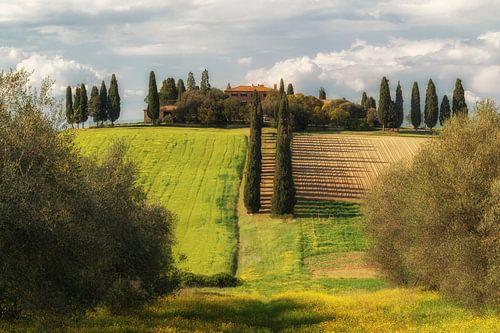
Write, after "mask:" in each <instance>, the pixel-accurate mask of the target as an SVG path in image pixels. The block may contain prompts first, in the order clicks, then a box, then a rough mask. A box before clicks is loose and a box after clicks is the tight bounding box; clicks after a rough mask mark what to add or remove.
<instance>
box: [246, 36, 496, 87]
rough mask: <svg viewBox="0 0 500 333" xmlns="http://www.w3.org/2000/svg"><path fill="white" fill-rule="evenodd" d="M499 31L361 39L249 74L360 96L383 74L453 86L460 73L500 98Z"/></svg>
mask: <svg viewBox="0 0 500 333" xmlns="http://www.w3.org/2000/svg"><path fill="white" fill-rule="evenodd" d="M496 35H497V33H489V34H488V35H487V37H484V35H481V36H480V38H478V39H475V40H472V41H463V40H455V39H426V40H410V39H401V38H393V39H391V40H390V41H389V42H388V43H386V44H370V43H368V42H366V41H362V40H357V41H355V42H354V43H352V45H351V46H350V47H349V48H347V49H344V50H340V51H335V52H330V53H322V52H320V53H317V54H316V55H315V56H314V57H308V56H304V57H298V58H291V59H286V60H282V61H278V62H276V63H275V64H274V65H273V66H271V67H269V68H258V69H254V70H250V71H248V72H247V75H246V79H247V81H248V82H262V83H266V84H272V83H275V82H278V81H279V79H280V78H281V77H283V78H284V79H285V80H286V81H288V82H293V83H294V86H295V87H296V88H297V89H304V88H307V87H308V86H310V85H311V84H313V83H315V84H316V87H319V86H320V85H325V86H328V87H330V88H331V90H334V91H338V92H340V93H345V92H351V93H353V95H354V94H356V95H357V94H358V93H360V92H361V91H363V90H367V89H368V90H370V89H371V90H372V91H378V84H379V82H380V78H381V77H382V76H384V75H385V76H389V77H391V78H392V79H393V80H402V81H406V82H408V83H411V82H412V80H420V81H421V82H422V81H423V82H426V80H427V79H428V78H429V77H432V78H433V79H434V80H435V81H436V80H437V81H441V82H443V83H446V85H447V86H453V82H454V79H455V78H456V77H457V76H458V77H461V78H462V80H463V81H464V84H465V85H466V86H468V87H470V88H471V90H472V91H473V92H472V91H471V92H470V94H471V96H472V95H473V94H478V95H481V96H492V97H500V91H498V87H499V86H500V66H498V65H497V63H498V60H499V59H500V49H498V48H497V47H496V44H495V43H492V42H491V41H492V40H493V39H494V38H493V37H492V36H496ZM423 82H422V83H423ZM408 86H409V84H408ZM438 88H439V85H438ZM444 92H446V91H444ZM444 92H443V93H444Z"/></svg>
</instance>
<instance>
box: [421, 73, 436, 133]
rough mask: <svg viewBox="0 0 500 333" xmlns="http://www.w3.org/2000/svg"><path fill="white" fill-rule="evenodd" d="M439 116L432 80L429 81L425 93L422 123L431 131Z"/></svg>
mask: <svg viewBox="0 0 500 333" xmlns="http://www.w3.org/2000/svg"><path fill="white" fill-rule="evenodd" d="M438 116H439V106H438V97H437V94H436V87H435V86H434V82H432V79H429V83H428V84H427V91H426V93H425V108H424V122H425V125H427V127H429V128H430V129H431V130H432V128H433V127H434V126H436V124H437V121H438Z"/></svg>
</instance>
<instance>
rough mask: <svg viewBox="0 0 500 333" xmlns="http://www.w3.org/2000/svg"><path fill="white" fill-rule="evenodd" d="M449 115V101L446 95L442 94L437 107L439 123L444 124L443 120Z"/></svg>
mask: <svg viewBox="0 0 500 333" xmlns="http://www.w3.org/2000/svg"><path fill="white" fill-rule="evenodd" d="M450 117H451V108H450V101H449V100H448V96H446V95H444V96H443V99H442V100H441V106H440V108H439V124H440V125H441V126H443V125H444V123H445V121H446V120H448V119H449V118H450Z"/></svg>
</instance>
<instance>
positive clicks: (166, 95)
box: [158, 77, 179, 106]
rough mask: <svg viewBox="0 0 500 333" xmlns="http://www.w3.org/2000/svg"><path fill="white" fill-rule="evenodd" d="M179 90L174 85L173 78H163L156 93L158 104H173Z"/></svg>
mask: <svg viewBox="0 0 500 333" xmlns="http://www.w3.org/2000/svg"><path fill="white" fill-rule="evenodd" d="M178 95H179V92H178V91H177V87H176V86H175V80H174V79H173V78H171V77H169V78H167V79H166V80H163V83H162V86H161V88H160V92H159V93H158V96H159V99H160V106H163V105H171V104H175V101H176V100H177V96H178Z"/></svg>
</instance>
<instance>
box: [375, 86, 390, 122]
mask: <svg viewBox="0 0 500 333" xmlns="http://www.w3.org/2000/svg"><path fill="white" fill-rule="evenodd" d="M391 101H392V99H391V91H390V90H389V80H387V79H386V77H385V76H384V77H383V78H382V81H381V82H380V97H379V100H378V110H377V116H378V120H379V121H380V123H381V124H382V128H383V129H384V130H385V127H386V126H387V124H388V122H389V121H390V111H391Z"/></svg>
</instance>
